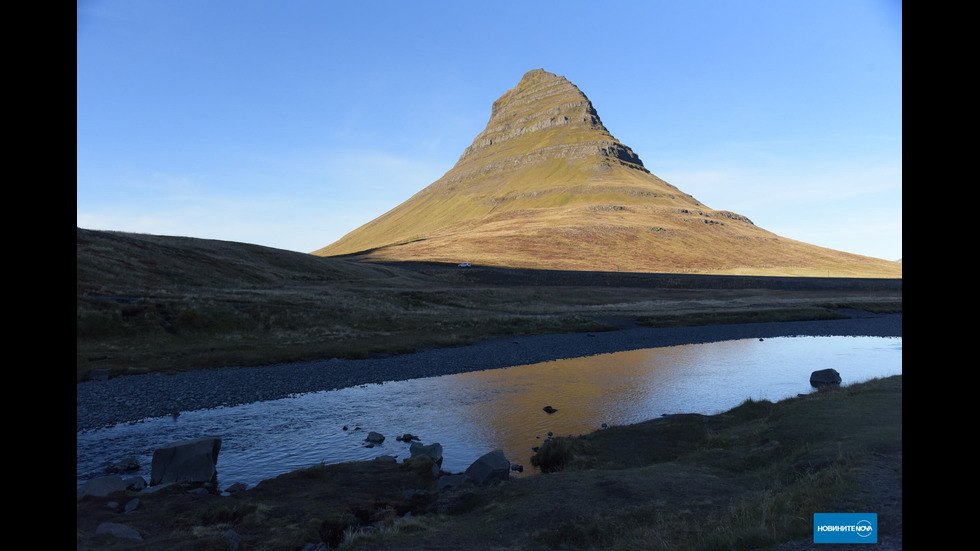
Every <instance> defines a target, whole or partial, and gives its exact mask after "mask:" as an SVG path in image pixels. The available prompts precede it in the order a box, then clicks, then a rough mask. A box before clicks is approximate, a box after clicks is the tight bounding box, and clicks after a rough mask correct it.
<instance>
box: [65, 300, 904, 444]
mask: <svg viewBox="0 0 980 551" xmlns="http://www.w3.org/2000/svg"><path fill="white" fill-rule="evenodd" d="M847 313H848V314H849V315H852V316H853V317H851V318H849V319H842V320H826V321H808V322H781V323H752V324H739V325H713V326H704V327H672V328H662V329H654V328H642V327H625V328H622V329H619V330H616V331H608V332H601V333H587V334H586V333H574V334H561V335H537V336H530V337H511V338H502V339H493V340H488V341H485V342H481V343H478V344H474V345H470V346H463V347H458V348H444V349H432V350H424V351H420V352H416V353H413V354H405V355H399V356H391V357H387V358H376V359H365V360H341V359H329V360H320V361H311V362H294V363H284V364H276V365H268V366H259V367H229V368H221V369H212V370H200V371H190V372H186V373H178V374H175V375H166V374H162V373H154V374H148V375H134V376H124V377H115V378H113V379H110V380H107V381H86V382H82V383H78V384H77V385H76V393H75V395H76V407H77V416H76V430H78V431H81V430H89V429H96V428H99V427H103V426H108V425H112V424H116V423H123V422H127V421H135V420H137V419H142V418H146V417H160V416H165V415H171V414H173V413H177V412H182V411H191V410H196V409H204V408H211V407H217V406H232V405H239V404H247V403H251V402H258V401H263V400H276V399H279V398H284V397H287V396H289V395H291V394H301V393H305V392H317V391H321V390H334V389H338V388H345V387H350V386H357V385H361V384H368V383H380V382H385V381H395V380H404V379H414V378H419V377H434V376H439V375H449V374H454V373H463V372H467V371H478V370H483V369H494V368H500V367H510V366H514V365H524V364H532V363H538V362H543V361H548V360H555V359H562V358H574V357H580V356H589V355H593V354H602V353H608V352H618V351H622V350H636V349H642V348H656V347H662V346H675V345H680V344H697V343H707V342H719V341H727V340H736V339H745V338H772V337H786V336H879V337H901V336H902V315H901V314H890V315H882V316H873V315H868V314H867V313H863V312H847Z"/></svg>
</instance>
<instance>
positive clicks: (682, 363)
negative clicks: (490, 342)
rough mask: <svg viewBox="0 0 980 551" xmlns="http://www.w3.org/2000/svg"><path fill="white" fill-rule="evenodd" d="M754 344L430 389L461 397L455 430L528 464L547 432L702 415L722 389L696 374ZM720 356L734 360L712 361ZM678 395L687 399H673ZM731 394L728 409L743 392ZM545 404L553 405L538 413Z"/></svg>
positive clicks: (570, 365)
mask: <svg viewBox="0 0 980 551" xmlns="http://www.w3.org/2000/svg"><path fill="white" fill-rule="evenodd" d="M757 344H759V343H757V342H756V341H753V340H751V339H748V340H738V341H728V342H721V343H713V344H711V345H682V346H672V347H667V348H653V349H642V350H631V351H624V352H615V353H610V354H599V355H595V356H587V357H581V358H572V359H563V360H555V361H548V362H542V363H537V364H530V365H523V366H516V367H510V368H504V369H493V370H486V371H477V372H470V373H463V374H459V375H454V376H452V377H442V378H439V379H438V380H436V381H433V382H434V383H436V384H437V385H439V387H438V388H435V389H433V391H434V392H439V393H442V394H443V395H445V396H460V397H466V398H465V399H462V400H461V401H460V402H459V403H458V404H456V405H457V408H456V411H454V412H453V415H454V417H455V418H456V419H457V420H458V422H459V430H461V431H466V432H467V433H469V434H470V435H471V436H472V437H474V438H475V439H477V440H480V441H484V442H496V443H497V448H499V449H503V450H504V452H505V454H506V455H507V457H508V458H509V459H511V461H514V462H517V463H521V464H523V465H524V467H525V468H526V469H530V468H531V467H530V457H531V455H533V451H532V447H534V446H540V445H541V443H542V442H543V441H544V440H545V439H546V438H547V437H548V433H549V432H551V433H553V434H554V435H555V436H568V435H576V436H577V435H580V434H585V433H589V432H593V431H595V430H600V429H601V427H602V425H603V424H604V423H607V424H608V425H616V424H620V425H621V424H629V423H637V422H640V421H645V420H648V419H651V418H655V417H659V416H661V415H662V414H665V413H684V412H692V411H695V412H701V413H709V412H706V411H704V402H710V403H716V402H717V400H718V394H719V392H721V393H724V392H725V389H718V388H716V387H715V385H713V384H701V383H699V379H703V377H705V376H706V375H708V374H712V375H716V374H717V373H718V372H719V371H722V372H724V371H726V370H737V369H740V367H739V366H738V364H737V360H738V358H739V357H747V356H756V357H757V356H758V352H757V351H756V352H753V353H751V354H750V353H748V352H747V349H750V348H753V347H756V345H757ZM720 357H722V358H730V359H732V360H733V361H734V363H733V364H726V363H725V362H719V361H718V359H719V358H720ZM708 362H710V363H711V364H712V365H706V364H707V363H708ZM728 390H731V389H728ZM736 392H738V391H736ZM699 394H701V395H703V396H704V399H703V400H701V399H698V395H699ZM679 396H686V397H685V398H684V399H685V400H690V402H689V403H685V404H678V400H679V399H680V398H679ZM736 396H739V397H737V398H733V400H735V401H734V402H733V403H732V404H731V406H730V407H733V406H735V405H737V404H738V403H739V402H740V401H741V400H743V399H745V398H748V397H750V396H748V395H741V394H737V395H736ZM546 406H551V407H553V408H555V409H556V410H557V411H556V412H555V413H551V414H549V413H546V412H545V411H543V408H545V407H546ZM726 409H727V408H726Z"/></svg>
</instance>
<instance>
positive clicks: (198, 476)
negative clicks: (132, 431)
mask: <svg viewBox="0 0 980 551" xmlns="http://www.w3.org/2000/svg"><path fill="white" fill-rule="evenodd" d="M220 450H221V439H220V438H213V437H207V438H196V439H193V440H183V441H180V442H174V443H173V444H170V445H168V446H166V447H163V448H159V449H158V450H156V451H155V452H153V463H152V467H151V470H150V485H151V486H156V485H157V484H165V483H168V482H174V483H181V482H211V481H212V480H214V479H215V477H216V476H217V474H218V470H217V468H216V465H217V464H218V452H219V451H220Z"/></svg>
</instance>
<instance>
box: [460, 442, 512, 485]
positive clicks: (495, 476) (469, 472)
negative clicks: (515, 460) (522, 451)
mask: <svg viewBox="0 0 980 551" xmlns="http://www.w3.org/2000/svg"><path fill="white" fill-rule="evenodd" d="M463 474H465V475H466V478H467V479H468V480H470V481H471V482H473V483H474V484H480V485H486V484H493V483H494V482H502V481H506V480H510V461H509V460H508V459H507V457H505V456H504V452H503V451H501V450H494V451H492V452H490V453H487V454H484V455H483V456H482V457H480V458H479V459H477V460H476V461H474V462H473V464H471V465H470V466H469V467H467V468H466V471H465V472H464V473H463Z"/></svg>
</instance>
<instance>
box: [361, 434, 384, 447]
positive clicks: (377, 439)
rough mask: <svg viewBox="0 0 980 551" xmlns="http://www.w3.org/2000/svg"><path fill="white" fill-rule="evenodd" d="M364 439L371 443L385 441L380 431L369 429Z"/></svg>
mask: <svg viewBox="0 0 980 551" xmlns="http://www.w3.org/2000/svg"><path fill="white" fill-rule="evenodd" d="M364 441H365V442H370V443H372V444H380V443H382V442H384V441H385V437H384V435H383V434H381V433H378V432H374V431H371V432H369V433H368V435H367V438H365V439H364Z"/></svg>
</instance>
